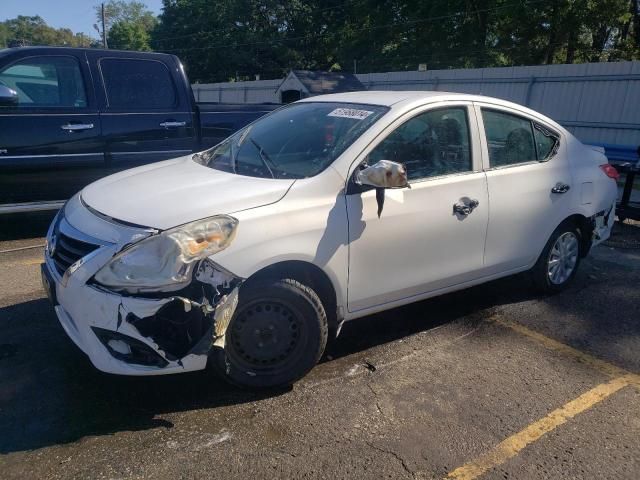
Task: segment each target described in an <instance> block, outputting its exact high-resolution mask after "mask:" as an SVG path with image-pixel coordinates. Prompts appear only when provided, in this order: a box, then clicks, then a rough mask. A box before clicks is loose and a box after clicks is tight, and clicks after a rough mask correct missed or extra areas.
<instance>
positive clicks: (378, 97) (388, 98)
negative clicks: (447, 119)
mask: <svg viewBox="0 0 640 480" xmlns="http://www.w3.org/2000/svg"><path fill="white" fill-rule="evenodd" d="M447 95H459V96H465V95H461V94H452V93H449V92H431V91H421V92H420V91H418V92H413V91H392V90H378V91H376V90H364V91H359V92H344V93H330V94H328V95H317V96H314V97H308V98H305V99H304V100H302V101H303V102H348V103H366V104H368V105H382V106H385V107H390V106H392V105H395V104H396V103H400V102H406V101H411V100H428V99H431V98H436V97H443V96H447Z"/></svg>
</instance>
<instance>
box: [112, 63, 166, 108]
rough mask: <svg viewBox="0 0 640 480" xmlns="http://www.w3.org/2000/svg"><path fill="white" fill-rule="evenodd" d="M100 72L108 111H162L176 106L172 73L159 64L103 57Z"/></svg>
mask: <svg viewBox="0 0 640 480" xmlns="http://www.w3.org/2000/svg"><path fill="white" fill-rule="evenodd" d="M100 71H101V72H102V79H103V82H104V88H105V93H106V95H107V103H108V105H109V108H128V109H131V108H136V109H162V108H172V107H174V106H175V105H176V103H177V102H176V99H177V98H176V89H175V86H174V84H173V79H172V78H171V72H169V69H168V68H167V66H166V65H165V64H164V63H162V62H158V61H156V60H138V59H121V58H103V59H102V60H100Z"/></svg>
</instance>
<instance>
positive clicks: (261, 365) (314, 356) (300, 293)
mask: <svg viewBox="0 0 640 480" xmlns="http://www.w3.org/2000/svg"><path fill="white" fill-rule="evenodd" d="M327 335H328V325H327V316H326V313H325V310H324V307H323V305H322V302H321V301H320V298H319V297H318V295H317V294H316V293H315V292H314V291H313V290H312V289H310V288H309V287H307V286H305V285H303V284H301V283H300V282H297V281H295V280H291V279H265V280H258V281H253V282H252V281H249V282H248V283H247V284H245V285H243V286H242V287H241V289H240V297H239V303H238V307H237V309H236V312H235V314H234V316H233V319H232V320H231V322H230V324H229V327H228V328H227V332H226V334H225V348H224V349H216V350H215V351H214V353H213V357H214V358H212V360H213V366H214V368H215V369H216V370H217V372H218V373H219V374H220V375H221V376H222V377H223V378H224V379H225V380H227V381H229V382H230V383H232V384H235V385H238V386H242V387H249V388H268V387H278V386H285V385H290V384H292V383H294V382H295V381H296V380H298V379H300V378H301V377H303V376H304V375H305V374H306V373H307V372H309V370H311V369H312V368H313V367H314V366H315V364H316V363H318V360H320V357H321V356H322V353H323V352H324V349H325V346H326V344H327Z"/></svg>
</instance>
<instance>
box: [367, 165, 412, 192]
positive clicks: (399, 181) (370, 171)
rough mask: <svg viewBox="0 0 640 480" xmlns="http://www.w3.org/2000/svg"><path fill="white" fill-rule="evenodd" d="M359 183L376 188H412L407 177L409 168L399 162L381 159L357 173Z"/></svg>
mask: <svg viewBox="0 0 640 480" xmlns="http://www.w3.org/2000/svg"><path fill="white" fill-rule="evenodd" d="M355 182H356V183H357V184H359V185H371V186H373V187H376V188H405V187H406V188H411V186H410V185H409V180H408V178H407V169H406V168H405V167H404V165H402V164H401V163H398V162H392V161H391V160H380V161H379V162H377V163H376V164H374V165H371V166H367V167H365V168H363V169H362V170H360V171H358V172H357V173H356V175H355Z"/></svg>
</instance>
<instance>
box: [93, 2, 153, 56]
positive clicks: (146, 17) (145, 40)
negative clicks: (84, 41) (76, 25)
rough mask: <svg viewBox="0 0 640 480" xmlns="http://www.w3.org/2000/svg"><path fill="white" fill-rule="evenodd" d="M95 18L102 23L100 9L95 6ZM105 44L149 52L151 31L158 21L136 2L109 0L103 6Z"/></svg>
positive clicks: (140, 3)
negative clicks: (105, 33) (105, 32)
mask: <svg viewBox="0 0 640 480" xmlns="http://www.w3.org/2000/svg"><path fill="white" fill-rule="evenodd" d="M95 10H96V18H97V20H98V22H99V23H102V8H101V6H100V5H96V6H95ZM104 12H105V15H104V16H105V25H104V26H103V28H105V30H106V31H107V44H108V45H109V47H111V48H118V49H122V50H142V51H148V50H151V47H150V45H149V41H150V36H151V31H152V30H153V29H154V28H155V26H156V24H157V22H158V19H157V18H156V17H155V15H154V14H153V12H151V11H150V10H149V9H148V8H147V6H146V5H145V4H144V3H142V2H138V1H129V2H127V1H123V0H110V1H109V2H107V3H105V5H104Z"/></svg>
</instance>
